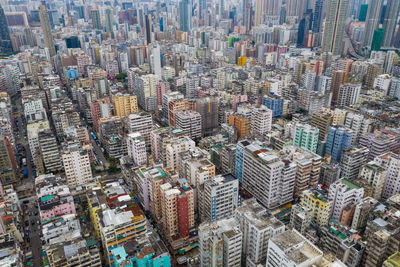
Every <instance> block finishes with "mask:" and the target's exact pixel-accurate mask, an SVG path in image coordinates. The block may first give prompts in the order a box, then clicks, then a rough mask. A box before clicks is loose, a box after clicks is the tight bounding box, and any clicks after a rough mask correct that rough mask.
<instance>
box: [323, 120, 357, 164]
mask: <svg viewBox="0 0 400 267" xmlns="http://www.w3.org/2000/svg"><path fill="white" fill-rule="evenodd" d="M352 138H353V131H352V130H350V129H347V128H344V127H339V126H331V127H329V131H328V137H327V138H326V144H325V151H326V154H328V155H331V157H332V158H331V161H333V162H339V161H340V159H341V158H342V152H343V150H344V149H345V148H349V147H351V140H352Z"/></svg>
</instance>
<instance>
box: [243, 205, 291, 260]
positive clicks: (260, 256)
mask: <svg viewBox="0 0 400 267" xmlns="http://www.w3.org/2000/svg"><path fill="white" fill-rule="evenodd" d="M235 217H236V219H237V220H238V221H239V223H240V231H241V232H242V233H243V238H242V239H243V244H242V262H246V266H257V265H258V264H264V263H265V257H266V255H267V250H268V240H269V239H270V238H272V237H274V236H276V235H277V234H280V233H283V232H284V231H285V225H284V224H283V223H282V222H281V221H279V220H278V219H277V218H275V217H274V216H268V213H267V210H266V209H265V208H264V207H263V206H261V205H260V204H259V203H258V202H257V200H256V199H254V198H251V199H248V200H245V201H243V202H242V203H241V205H240V208H238V209H237V210H236V213H235Z"/></svg>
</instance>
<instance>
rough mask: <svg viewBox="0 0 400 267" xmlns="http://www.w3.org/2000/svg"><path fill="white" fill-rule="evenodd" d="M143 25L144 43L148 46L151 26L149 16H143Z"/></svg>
mask: <svg viewBox="0 0 400 267" xmlns="http://www.w3.org/2000/svg"><path fill="white" fill-rule="evenodd" d="M144 24H145V31H146V42H147V44H150V43H151V24H152V20H151V15H150V14H148V15H146V16H144Z"/></svg>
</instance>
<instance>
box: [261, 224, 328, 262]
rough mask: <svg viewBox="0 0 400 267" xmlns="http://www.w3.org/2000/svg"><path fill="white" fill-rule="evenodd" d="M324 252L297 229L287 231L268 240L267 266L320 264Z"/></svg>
mask: <svg viewBox="0 0 400 267" xmlns="http://www.w3.org/2000/svg"><path fill="white" fill-rule="evenodd" d="M322 257H323V252H322V251H321V250H320V249H319V248H318V247H316V246H315V245H313V244H312V243H311V242H310V241H309V240H308V239H307V238H305V237H304V236H303V235H301V234H300V233H299V232H297V231H296V230H291V231H286V232H283V233H281V234H278V235H276V236H275V237H273V238H271V239H270V240H269V242H268V254H267V264H266V266H267V267H276V266H287V267H309V266H318V265H319V264H320V263H321V261H322Z"/></svg>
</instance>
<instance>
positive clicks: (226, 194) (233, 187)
mask: <svg viewBox="0 0 400 267" xmlns="http://www.w3.org/2000/svg"><path fill="white" fill-rule="evenodd" d="M238 197H239V180H238V179H236V178H235V177H234V176H233V175H232V174H224V175H218V176H216V177H214V178H212V180H207V181H205V182H204V189H203V190H202V192H201V196H200V198H199V199H200V201H201V204H200V205H201V218H202V221H206V220H210V221H215V220H220V219H224V218H229V217H231V216H232V214H233V213H234V211H235V210H236V208H237V205H238Z"/></svg>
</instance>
